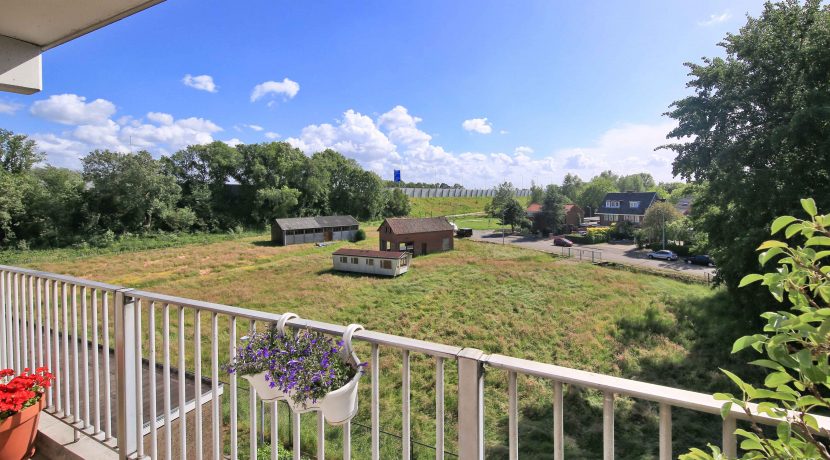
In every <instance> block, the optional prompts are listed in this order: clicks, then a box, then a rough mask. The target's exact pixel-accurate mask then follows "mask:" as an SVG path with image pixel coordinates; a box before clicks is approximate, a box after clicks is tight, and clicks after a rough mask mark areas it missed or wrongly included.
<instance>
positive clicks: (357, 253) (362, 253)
mask: <svg viewBox="0 0 830 460" xmlns="http://www.w3.org/2000/svg"><path fill="white" fill-rule="evenodd" d="M331 254H332V255H333V256H352V257H374V258H375V259H400V258H401V257H403V256H404V255H406V254H407V253H405V252H401V251H374V250H371V249H355V248H340V249H338V250H336V251H334V252H333V253H331Z"/></svg>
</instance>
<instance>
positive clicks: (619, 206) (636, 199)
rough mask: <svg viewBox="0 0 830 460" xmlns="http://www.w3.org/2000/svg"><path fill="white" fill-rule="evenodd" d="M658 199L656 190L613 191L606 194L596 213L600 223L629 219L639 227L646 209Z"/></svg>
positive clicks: (609, 223)
mask: <svg viewBox="0 0 830 460" xmlns="http://www.w3.org/2000/svg"><path fill="white" fill-rule="evenodd" d="M656 201H657V193H656V192H611V193H607V194H606V195H605V199H604V200H602V204H600V206H599V208H598V209H597V213H596V214H597V215H598V216H599V223H600V225H611V224H613V223H615V222H624V221H628V222H633V223H634V225H636V226H638V227H639V226H640V224H641V223H642V222H643V216H645V215H646V211H647V210H648V208H649V207H651V205H652V204H654V203H655V202H656Z"/></svg>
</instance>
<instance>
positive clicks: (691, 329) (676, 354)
mask: <svg viewBox="0 0 830 460" xmlns="http://www.w3.org/2000/svg"><path fill="white" fill-rule="evenodd" d="M662 303H663V308H658V307H657V306H654V305H652V306H649V307H647V308H646V309H644V310H643V311H642V312H641V313H639V314H638V315H636V316H628V317H624V318H622V319H620V320H618V321H617V323H616V324H615V329H613V331H612V334H613V336H614V338H615V339H616V341H617V343H618V347H619V349H618V350H617V352H616V353H615V355H616V356H617V357H619V358H618V359H619V361H618V363H617V364H618V366H619V370H620V375H621V376H623V377H626V378H630V379H635V380H640V381H645V382H649V383H655V384H660V385H667V386H672V387H678V388H683V389H687V390H692V391H697V392H702V393H713V392H716V391H727V392H734V391H735V388H734V387H733V386H732V384H731V382H730V381H729V380H728V379H727V378H726V377H725V376H724V375H723V373H721V372H720V371H719V369H718V368H719V367H720V368H725V369H729V370H731V371H735V372H736V373H737V374H738V375H740V376H741V377H742V378H745V380H747V381H749V382H752V383H758V382H759V381H763V378H762V372H761V371H760V370H759V369H758V368H755V367H754V366H749V365H747V364H746V363H747V362H748V361H751V360H752V359H756V358H753V357H751V356H750V354H747V353H740V354H738V355H732V354H731V348H732V342H734V340H735V339H737V338H738V337H740V336H742V335H746V334H749V333H752V332H754V331H755V330H756V325H755V323H754V322H753V321H752V320H749V319H746V318H747V315H742V314H735V313H736V312H734V308H735V307H734V306H733V304H732V302H731V301H730V300H729V298H728V296H727V294H726V293H725V292H719V293H717V294H715V295H713V296H707V297H701V298H690V299H683V298H666V299H663V302H662ZM602 399H603V396H602V394H601V392H599V391H595V390H586V389H582V388H577V387H573V386H568V385H566V386H565V395H564V419H565V420H564V431H565V457H566V458H602V445H603V439H602ZM519 419H520V420H519V446H520V452H521V453H522V455H521V457H522V458H530V459H536V458H539V459H542V458H550V457H551V452H552V450H553V435H552V433H553V407H552V402H551V401H550V400H546V401H532V402H531V401H522V403H521V410H520V413H519ZM672 422H673V430H672V433H673V437H672V441H673V443H672V444H673V447H672V453H673V455H674V456H675V457H676V456H677V455H679V454H682V453H685V452H687V451H688V450H689V448H690V447H702V448H705V446H706V444H707V443H713V444H716V445H717V444H720V436H721V426H722V425H721V424H722V421H721V418H720V416H719V415H710V414H702V413H700V412H694V411H690V410H683V409H677V408H675V409H674V410H673V411H672ZM498 425H499V430H498V431H499V433H502V436H503V437H502V438H501V439H498V440H497V441H496V443H495V445H493V444H491V445H490V447H489V449H488V451H487V456H486V457H487V458H488V459H507V458H508V449H507V445H508V439H507V436H506V435H507V432H508V429H507V428H508V427H507V425H508V419H507V416H506V415H505V416H504V417H502V418H501V419H500V420H499V422H498ZM658 439H659V406H658V404H656V403H651V402H648V401H644V400H640V399H630V398H622V397H619V398H618V399H617V401H616V403H615V453H616V458H621V459H646V458H657V457H658V447H659V443H658Z"/></svg>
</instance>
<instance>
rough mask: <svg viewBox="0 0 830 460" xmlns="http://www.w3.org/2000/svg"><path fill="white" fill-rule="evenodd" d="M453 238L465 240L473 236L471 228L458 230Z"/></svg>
mask: <svg viewBox="0 0 830 460" xmlns="http://www.w3.org/2000/svg"><path fill="white" fill-rule="evenodd" d="M455 236H457V237H458V238H467V237H470V236H473V229H472V228H459V229H458V230H456V231H455Z"/></svg>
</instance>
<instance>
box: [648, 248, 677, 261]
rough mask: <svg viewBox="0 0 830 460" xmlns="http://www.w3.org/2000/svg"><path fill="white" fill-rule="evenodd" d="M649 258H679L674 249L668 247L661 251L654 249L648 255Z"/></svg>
mask: <svg viewBox="0 0 830 460" xmlns="http://www.w3.org/2000/svg"><path fill="white" fill-rule="evenodd" d="M648 258H649V259H662V260H677V254H675V253H674V252H673V251H669V250H668V249H663V250H660V251H654V252H652V253H651V254H649V255H648Z"/></svg>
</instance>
